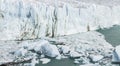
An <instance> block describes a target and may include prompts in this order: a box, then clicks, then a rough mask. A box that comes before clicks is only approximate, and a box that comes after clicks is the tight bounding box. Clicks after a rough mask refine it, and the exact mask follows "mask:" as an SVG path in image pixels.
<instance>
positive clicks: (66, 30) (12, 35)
mask: <svg viewBox="0 0 120 66" xmlns="http://www.w3.org/2000/svg"><path fill="white" fill-rule="evenodd" d="M119 11H120V6H119V5H117V6H105V5H99V4H92V3H84V2H80V1H79V2H76V0H70V1H68V0H0V40H21V39H35V38H40V37H44V36H50V37H54V36H61V35H69V34H75V33H79V32H86V31H88V30H96V29H99V28H107V27H110V26H112V25H115V24H119V22H120V19H119V18H120V12H119Z"/></svg>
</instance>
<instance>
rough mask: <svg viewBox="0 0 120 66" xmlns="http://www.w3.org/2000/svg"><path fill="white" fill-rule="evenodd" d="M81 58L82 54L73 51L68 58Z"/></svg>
mask: <svg viewBox="0 0 120 66" xmlns="http://www.w3.org/2000/svg"><path fill="white" fill-rule="evenodd" d="M81 56H82V54H79V53H78V52H75V51H71V52H70V57H73V58H77V57H81Z"/></svg>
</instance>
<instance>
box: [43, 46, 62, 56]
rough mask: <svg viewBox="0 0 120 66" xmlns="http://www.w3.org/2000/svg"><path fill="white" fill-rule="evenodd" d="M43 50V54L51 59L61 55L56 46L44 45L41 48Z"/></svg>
mask: <svg viewBox="0 0 120 66" xmlns="http://www.w3.org/2000/svg"><path fill="white" fill-rule="evenodd" d="M41 49H42V52H43V54H44V55H47V56H49V57H57V56H59V55H60V53H59V51H58V48H57V47H56V46H55V45H51V44H43V45H42V46H41Z"/></svg>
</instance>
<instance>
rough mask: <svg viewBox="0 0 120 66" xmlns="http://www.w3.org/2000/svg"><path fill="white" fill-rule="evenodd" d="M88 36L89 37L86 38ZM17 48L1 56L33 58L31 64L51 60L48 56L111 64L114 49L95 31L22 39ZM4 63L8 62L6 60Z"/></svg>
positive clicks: (19, 58)
mask: <svg viewBox="0 0 120 66" xmlns="http://www.w3.org/2000/svg"><path fill="white" fill-rule="evenodd" d="M86 36H87V37H88V36H89V37H88V38H86ZM90 38H91V39H90ZM56 43H57V44H56ZM4 45H7V44H4ZM11 45H12V44H11ZM5 48H6V47H5ZM5 48H3V49H5ZM15 48H16V49H17V50H12V49H11V50H9V49H8V53H7V54H5V55H4V53H3V55H2V56H1V55H0V56H1V57H4V58H7V59H11V60H13V62H20V61H25V60H30V59H32V61H31V63H30V64H32V65H33V66H34V65H35V64H36V63H38V61H42V63H43V64H46V63H48V62H50V61H51V60H50V58H48V57H52V58H55V59H58V60H60V59H63V58H72V59H74V63H78V64H90V63H97V64H99V65H102V64H104V65H107V64H108V66H109V65H110V63H111V62H110V60H111V56H112V55H111V54H112V51H113V47H112V46H111V45H110V44H109V43H107V42H106V41H105V40H104V36H103V35H101V34H100V33H98V32H93V31H92V32H87V33H81V34H75V35H70V36H64V37H56V38H44V39H37V40H28V41H22V42H19V44H17V46H16V47H15ZM3 49H1V50H3ZM6 50H7V48H6ZM3 51H4V50H3ZM6 56H7V57H6ZM11 57H12V58H11ZM0 59H2V58H0ZM7 62H11V61H7ZM2 63H6V62H5V60H3V61H2Z"/></svg>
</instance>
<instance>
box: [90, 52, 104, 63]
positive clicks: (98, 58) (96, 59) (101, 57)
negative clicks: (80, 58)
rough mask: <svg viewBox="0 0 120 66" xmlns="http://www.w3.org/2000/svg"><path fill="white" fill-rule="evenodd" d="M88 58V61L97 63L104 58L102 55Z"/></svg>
mask: <svg viewBox="0 0 120 66" xmlns="http://www.w3.org/2000/svg"><path fill="white" fill-rule="evenodd" d="M89 57H90V59H91V60H92V61H93V62H97V61H99V60H101V59H103V57H104V56H102V55H93V54H92V55H90V56H89Z"/></svg>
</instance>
